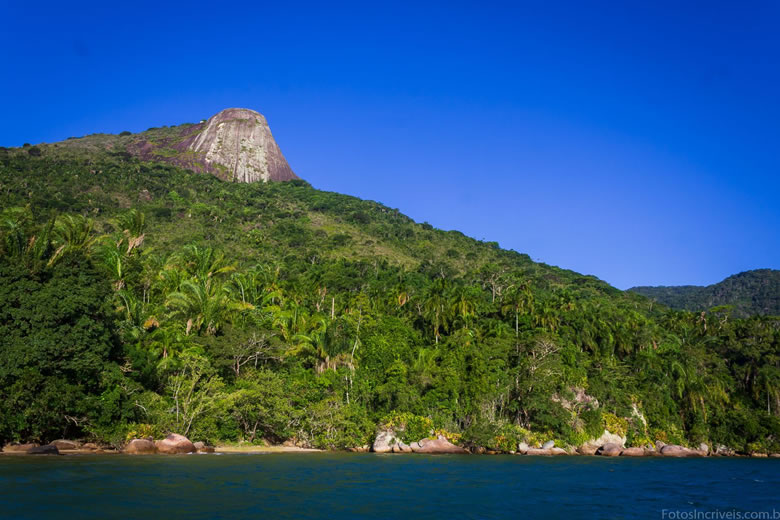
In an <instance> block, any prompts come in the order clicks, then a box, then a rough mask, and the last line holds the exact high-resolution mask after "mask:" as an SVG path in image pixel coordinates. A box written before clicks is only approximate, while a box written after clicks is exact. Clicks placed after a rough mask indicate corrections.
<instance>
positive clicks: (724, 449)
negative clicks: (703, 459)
mask: <svg viewBox="0 0 780 520" xmlns="http://www.w3.org/2000/svg"><path fill="white" fill-rule="evenodd" d="M715 455H719V456H721V457H733V456H734V455H735V453H734V450H732V449H731V448H729V447H728V446H724V445H723V444H719V445H718V446H717V447H716V448H715Z"/></svg>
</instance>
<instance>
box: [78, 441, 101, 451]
mask: <svg viewBox="0 0 780 520" xmlns="http://www.w3.org/2000/svg"><path fill="white" fill-rule="evenodd" d="M81 449H82V450H99V449H100V446H98V445H97V444H95V443H94V442H87V443H85V444H83V445H82V446H81Z"/></svg>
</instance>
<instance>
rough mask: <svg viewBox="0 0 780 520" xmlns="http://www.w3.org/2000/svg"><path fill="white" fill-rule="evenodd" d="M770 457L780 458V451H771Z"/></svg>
mask: <svg viewBox="0 0 780 520" xmlns="http://www.w3.org/2000/svg"><path fill="white" fill-rule="evenodd" d="M769 458H770V459H780V453H770V454H769Z"/></svg>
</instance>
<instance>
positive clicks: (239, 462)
mask: <svg viewBox="0 0 780 520" xmlns="http://www.w3.org/2000/svg"><path fill="white" fill-rule="evenodd" d="M755 513H758V514H761V515H765V516H763V518H771V519H780V459H725V458H716V459H662V458H650V459H629V458H599V457H555V458H547V457H522V456H511V455H506V456H457V455H442V456H425V455H375V454H360V453H355V454H352V453H339V454H334V453H286V454H279V453H275V454H252V455H243V454H242V455H239V454H231V455H218V454H214V455H182V456H125V455H103V456H100V455H97V456H96V455H83V456H64V457H40V458H35V457H15V456H3V457H0V517H1V518H46V519H50V518H67V519H80V518H95V519H98V518H99V519H104V518H134V519H143V520H152V519H156V518H188V519H200V518H252V519H277V518H278V519H284V518H335V519H344V518H398V519H404V520H411V519H415V518H431V519H435V518H452V519H454V518H512V519H525V518H565V519H576V518H588V519H590V518H659V519H667V518H669V519H693V518H760V517H756V516H744V515H745V514H748V515H753V514H755ZM704 514H709V515H710V516H703V515H704ZM726 514H731V515H738V514H739V515H743V516H731V517H728V516H714V515H726ZM695 515H699V516H695Z"/></svg>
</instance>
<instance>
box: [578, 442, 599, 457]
mask: <svg viewBox="0 0 780 520" xmlns="http://www.w3.org/2000/svg"><path fill="white" fill-rule="evenodd" d="M600 447H601V446H594V445H593V444H590V443H585V444H583V445H582V446H580V447H578V448H577V453H579V454H580V455H595V454H596V451H598V449H599V448H600Z"/></svg>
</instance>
